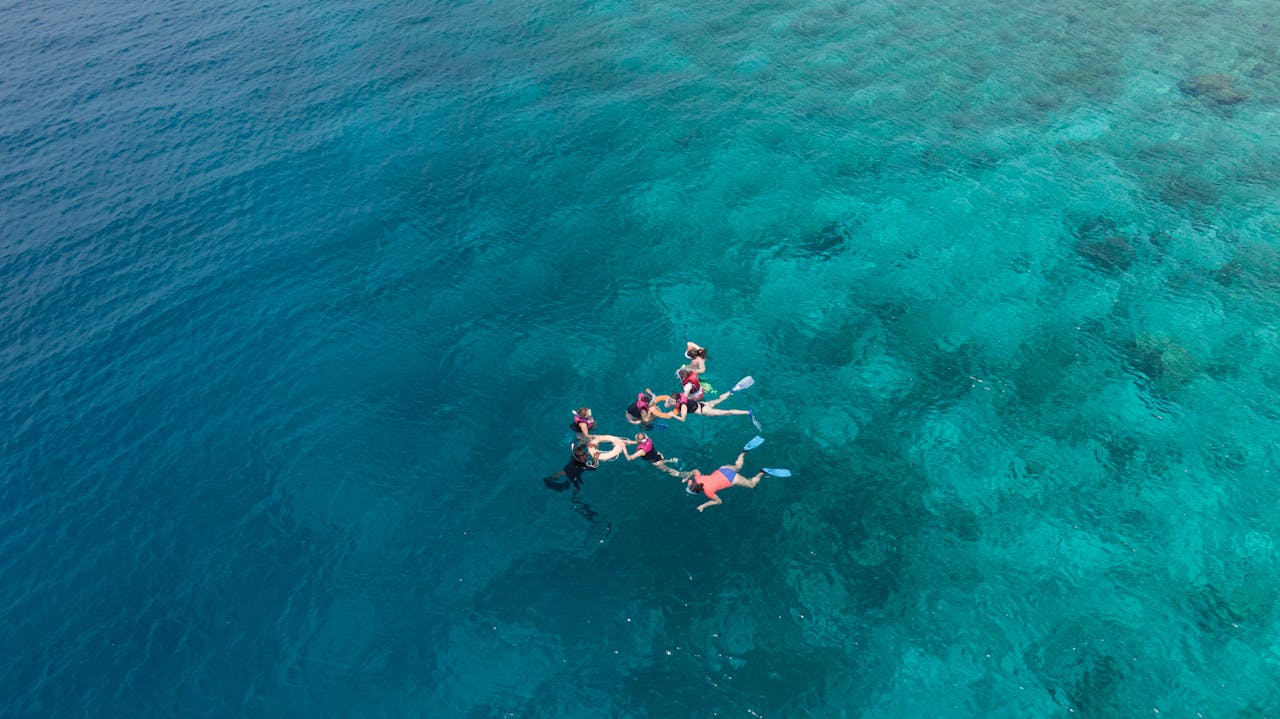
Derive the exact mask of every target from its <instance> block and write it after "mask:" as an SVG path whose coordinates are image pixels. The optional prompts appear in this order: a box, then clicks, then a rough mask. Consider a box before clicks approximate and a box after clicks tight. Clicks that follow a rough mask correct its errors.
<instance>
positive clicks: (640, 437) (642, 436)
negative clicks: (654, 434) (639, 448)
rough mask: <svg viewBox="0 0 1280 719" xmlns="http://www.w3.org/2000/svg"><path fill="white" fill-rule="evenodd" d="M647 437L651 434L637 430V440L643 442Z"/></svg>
mask: <svg viewBox="0 0 1280 719" xmlns="http://www.w3.org/2000/svg"><path fill="white" fill-rule="evenodd" d="M646 439H649V435H647V434H645V433H644V432H636V441H637V442H643V441H645V440H646Z"/></svg>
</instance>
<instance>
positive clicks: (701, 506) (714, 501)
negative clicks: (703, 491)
mask: <svg viewBox="0 0 1280 719" xmlns="http://www.w3.org/2000/svg"><path fill="white" fill-rule="evenodd" d="M717 504H724V502H723V501H721V499H720V498H719V497H715V498H714V499H712V500H711V501H709V502H703V503H702V504H699V505H698V511H699V512H701V511H702V510H704V509H706V508H707V507H714V506H716V505H717Z"/></svg>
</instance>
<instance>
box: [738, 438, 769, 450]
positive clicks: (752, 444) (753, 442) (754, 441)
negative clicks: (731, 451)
mask: <svg viewBox="0 0 1280 719" xmlns="http://www.w3.org/2000/svg"><path fill="white" fill-rule="evenodd" d="M762 444H764V437H761V436H759V435H756V436H755V437H752V438H751V439H750V440H748V441H747V443H746V444H745V445H743V447H742V451H743V452H750V451H751V450H753V449H755V448H756V447H759V446H760V445H762Z"/></svg>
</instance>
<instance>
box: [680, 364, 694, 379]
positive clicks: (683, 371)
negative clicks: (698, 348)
mask: <svg viewBox="0 0 1280 719" xmlns="http://www.w3.org/2000/svg"><path fill="white" fill-rule="evenodd" d="M691 374H693V370H691V369H688V368H686V367H681V368H680V369H678V370H676V376H677V377H679V378H680V381H681V382H683V381H685V380H686V379H688V378H689V375H691Z"/></svg>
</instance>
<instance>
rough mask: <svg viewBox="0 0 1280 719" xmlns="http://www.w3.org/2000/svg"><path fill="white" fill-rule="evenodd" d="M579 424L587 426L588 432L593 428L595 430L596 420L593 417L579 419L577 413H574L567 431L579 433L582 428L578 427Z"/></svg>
mask: <svg viewBox="0 0 1280 719" xmlns="http://www.w3.org/2000/svg"><path fill="white" fill-rule="evenodd" d="M580 424H585V425H587V431H588V432H590V431H591V430H592V429H593V428H595V426H596V420H595V418H594V417H579V416H578V413H577V412H574V413H573V424H571V425H569V429H571V430H573V431H574V432H581V431H582V428H581V427H579V426H578V425H580Z"/></svg>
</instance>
